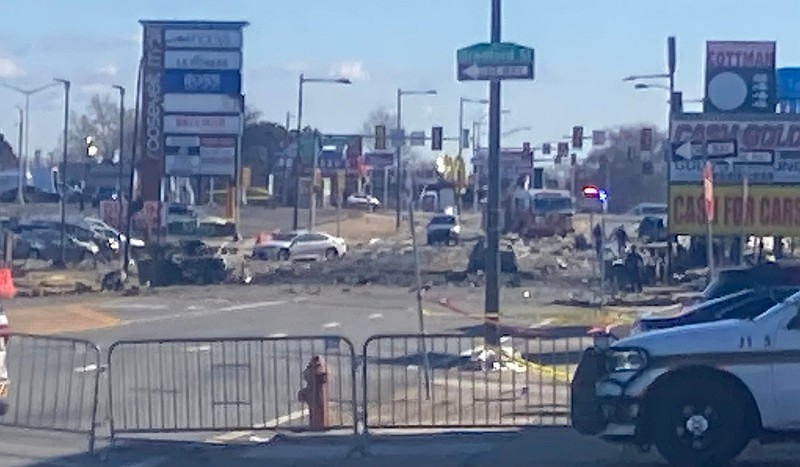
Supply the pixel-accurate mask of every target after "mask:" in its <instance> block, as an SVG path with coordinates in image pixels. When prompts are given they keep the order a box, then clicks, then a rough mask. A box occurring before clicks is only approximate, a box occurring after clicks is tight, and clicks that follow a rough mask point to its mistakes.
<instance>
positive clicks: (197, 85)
mask: <svg viewBox="0 0 800 467" xmlns="http://www.w3.org/2000/svg"><path fill="white" fill-rule="evenodd" d="M162 86H163V88H164V92H165V93H217V94H241V92H242V75H241V74H240V73H239V71H238V70H227V71H217V72H202V71H201V72H196V71H182V70H168V71H166V72H165V73H164V78H163V80H162Z"/></svg>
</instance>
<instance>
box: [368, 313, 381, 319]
mask: <svg viewBox="0 0 800 467" xmlns="http://www.w3.org/2000/svg"><path fill="white" fill-rule="evenodd" d="M367 318H368V319H381V318H383V313H372V314H371V315H369V316H367Z"/></svg>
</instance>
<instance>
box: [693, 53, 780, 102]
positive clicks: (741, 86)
mask: <svg viewBox="0 0 800 467" xmlns="http://www.w3.org/2000/svg"><path fill="white" fill-rule="evenodd" d="M705 86H706V99H705V101H704V108H705V111H706V112H709V113H773V112H775V105H776V103H777V89H776V87H777V86H776V84H775V42H773V41H759V42H745V41H708V42H706V81H705Z"/></svg>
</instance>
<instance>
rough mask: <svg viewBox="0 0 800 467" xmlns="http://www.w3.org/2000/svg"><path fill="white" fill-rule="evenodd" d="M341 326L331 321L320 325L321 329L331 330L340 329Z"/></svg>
mask: <svg viewBox="0 0 800 467" xmlns="http://www.w3.org/2000/svg"><path fill="white" fill-rule="evenodd" d="M340 326H341V324H339V323H337V322H336V321H332V322H330V323H325V324H323V325H322V329H333V328H338V327H340Z"/></svg>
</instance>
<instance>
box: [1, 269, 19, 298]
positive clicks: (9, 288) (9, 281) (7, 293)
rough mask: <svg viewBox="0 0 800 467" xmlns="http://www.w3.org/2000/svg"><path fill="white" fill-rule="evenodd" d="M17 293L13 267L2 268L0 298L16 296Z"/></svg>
mask: <svg viewBox="0 0 800 467" xmlns="http://www.w3.org/2000/svg"><path fill="white" fill-rule="evenodd" d="M16 294H17V289H16V288H15V287H14V278H13V277H12V276H11V268H0V298H14V296H15V295H16Z"/></svg>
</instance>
